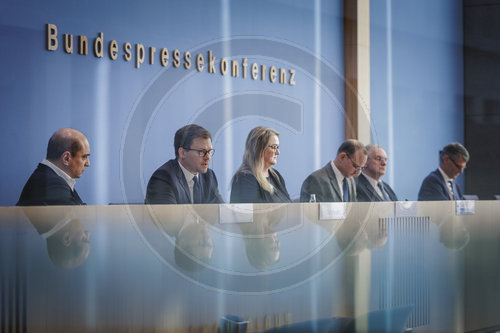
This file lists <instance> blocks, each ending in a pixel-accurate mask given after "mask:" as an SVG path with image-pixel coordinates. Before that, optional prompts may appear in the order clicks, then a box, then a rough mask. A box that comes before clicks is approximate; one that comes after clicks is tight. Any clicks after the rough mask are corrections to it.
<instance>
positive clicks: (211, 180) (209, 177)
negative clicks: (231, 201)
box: [144, 159, 224, 204]
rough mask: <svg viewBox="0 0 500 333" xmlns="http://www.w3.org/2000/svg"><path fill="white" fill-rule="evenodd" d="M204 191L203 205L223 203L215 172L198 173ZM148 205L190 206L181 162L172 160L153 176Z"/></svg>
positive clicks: (147, 193) (150, 180)
mask: <svg viewBox="0 0 500 333" xmlns="http://www.w3.org/2000/svg"><path fill="white" fill-rule="evenodd" d="M198 177H199V180H200V187H201V190H202V195H201V199H202V203H223V202H224V201H223V200H222V197H221V196H220V194H219V189H218V184H217V178H216V177H215V173H214V172H213V170H211V169H208V171H207V172H206V173H198ZM144 201H145V203H147V204H190V203H191V194H190V193H189V187H188V184H187V181H186V177H185V176H184V173H183V172H182V169H181V167H180V166H179V162H177V160H175V159H172V160H170V161H168V162H166V163H165V164H163V165H162V166H161V167H159V168H158V169H157V170H156V171H155V172H154V173H153V175H152V176H151V178H150V179H149V183H148V188H147V192H146V199H145V200H144Z"/></svg>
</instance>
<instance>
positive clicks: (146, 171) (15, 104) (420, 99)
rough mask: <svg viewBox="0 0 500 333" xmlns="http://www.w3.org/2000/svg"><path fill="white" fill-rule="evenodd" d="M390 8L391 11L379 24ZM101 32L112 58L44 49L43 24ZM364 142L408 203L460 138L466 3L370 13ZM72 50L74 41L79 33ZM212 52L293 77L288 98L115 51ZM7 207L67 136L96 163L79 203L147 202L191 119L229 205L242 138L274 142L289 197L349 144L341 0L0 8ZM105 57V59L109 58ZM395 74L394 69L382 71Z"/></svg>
mask: <svg viewBox="0 0 500 333" xmlns="http://www.w3.org/2000/svg"><path fill="white" fill-rule="evenodd" d="M388 12H389V14H390V15H388ZM47 23H52V24H55V25H57V27H58V30H59V37H61V36H62V34H63V33H70V34H74V35H75V36H76V35H86V36H87V37H88V38H89V40H90V41H91V42H92V40H93V39H94V38H95V37H97V34H98V33H99V32H103V33H104V40H105V44H107V43H108V42H109V41H110V40H111V39H113V40H116V41H117V42H118V43H119V45H120V53H119V59H117V60H114V61H112V60H110V58H109V57H108V56H107V55H105V56H104V58H102V59H100V58H96V57H94V56H93V55H92V53H91V52H92V51H90V54H89V55H87V56H82V55H77V54H71V55H69V54H66V53H64V52H63V50H62V45H61V44H62V39H61V38H59V49H58V50H56V51H47V50H46V46H45V34H46V32H45V25H46V24H47ZM371 31H372V35H371V54H372V64H371V68H372V72H371V86H372V90H371V121H372V132H373V133H372V138H373V139H372V141H373V142H376V143H380V144H382V145H383V146H384V147H386V148H387V151H388V153H389V155H390V156H389V157H390V159H391V160H392V163H391V164H390V169H389V173H388V174H387V175H386V177H385V178H386V180H388V181H389V182H390V183H391V184H392V185H394V188H395V190H396V192H397V193H398V195H399V197H400V198H402V199H405V198H407V199H410V200H412V199H416V196H417V191H418V188H419V186H420V181H421V179H423V177H424V176H425V175H426V174H427V173H428V172H429V171H430V170H432V169H434V168H435V167H436V166H437V151H438V150H439V149H440V148H441V147H442V146H444V145H445V144H446V143H448V142H450V141H463V106H462V96H463V92H462V90H463V89H462V86H463V78H462V73H463V70H462V13H461V3H460V2H455V1H452V0H447V1H438V2H435V1H430V0H424V1H394V2H390V1H385V2H384V1H372V2H371ZM75 38H76V37H75ZM125 42H130V43H131V44H132V45H135V44H136V43H141V44H144V46H145V47H149V46H154V47H156V48H157V50H159V49H160V48H163V47H167V48H168V49H169V51H170V53H171V52H172V50H174V49H179V50H181V52H184V51H191V52H192V54H193V57H192V60H193V62H194V57H195V55H196V54H197V53H199V52H201V53H203V54H206V52H207V51H208V50H212V51H213V52H214V55H215V56H216V57H217V62H216V64H217V65H218V60H219V59H220V58H221V57H226V58H227V59H228V60H229V59H235V60H239V61H241V59H242V58H244V57H247V58H248V60H249V63H250V64H251V63H252V62H257V63H259V64H265V65H266V66H267V67H269V66H272V65H275V66H277V67H285V68H293V69H295V70H296V73H297V74H296V78H295V79H296V82H297V84H296V85H295V86H290V85H280V84H271V83H270V82H269V81H268V80H265V81H260V80H256V81H253V80H251V79H249V78H246V79H242V78H241V77H240V78H231V77H228V76H221V75H220V74H218V72H217V74H208V73H207V72H206V69H205V71H204V72H201V73H198V72H197V71H196V70H195V69H194V64H193V66H192V68H191V69H190V70H185V69H182V68H173V67H172V66H171V64H169V66H167V67H166V68H162V67H161V66H160V65H159V58H158V57H157V58H156V59H155V64H153V65H149V64H147V63H144V64H142V66H141V67H140V68H138V69H137V68H134V64H133V61H131V62H126V61H124V60H123V59H122V58H121V57H122V55H123V52H121V46H122V44H123V43H125ZM0 45H2V47H1V48H0V73H2V75H1V76H0V139H1V142H2V156H3V158H2V162H3V163H1V164H0V172H1V174H2V177H1V178H0V205H13V204H15V203H16V201H17V199H18V196H19V194H20V192H21V189H22V186H23V185H24V183H25V181H26V179H27V178H28V177H29V175H30V174H31V172H32V171H33V170H34V168H35V167H36V164H37V163H38V162H39V161H41V160H42V159H43V158H44V155H45V149H46V145H47V141H48V138H49V137H50V135H51V134H52V133H53V132H54V131H55V130H57V129H58V128H61V127H74V128H77V129H79V130H81V131H82V132H84V133H85V134H86V135H87V136H88V138H89V141H90V144H91V152H92V155H91V167H90V168H88V169H87V171H86V172H85V173H84V175H83V176H82V178H81V179H80V180H78V182H77V185H76V186H77V189H78V191H79V193H80V195H81V196H82V197H83V198H84V200H85V201H86V202H87V203H88V204H99V205H100V204H107V203H110V202H113V203H124V202H142V200H143V198H144V192H145V187H146V184H147V181H148V179H149V177H150V175H151V174H152V172H153V171H154V170H155V169H156V168H157V167H158V166H160V165H161V164H162V163H163V162H164V161H166V160H168V159H170V158H173V156H174V152H173V135H174V133H175V130H176V129H178V128H179V127H181V126H183V125H185V124H187V123H191V122H197V123H200V124H201V125H203V126H205V127H207V128H208V129H209V130H210V131H211V132H212V135H213V137H214V147H215V149H216V154H215V155H214V157H213V159H212V166H211V167H212V168H213V169H214V170H215V172H216V174H217V176H218V178H219V187H220V191H221V193H222V194H223V196H224V198H225V199H226V200H227V199H228V198H229V189H230V179H231V177H232V174H233V173H234V171H235V170H236V169H237V168H238V166H239V164H240V162H241V157H242V154H243V146H244V140H245V138H246V135H247V133H248V131H249V130H250V129H251V128H253V127H254V126H257V125H265V126H270V127H273V128H275V129H277V130H278V131H279V132H280V133H281V138H280V141H281V142H280V146H281V149H280V150H281V155H280V157H279V159H278V165H277V169H278V170H279V171H280V172H281V173H282V175H283V176H284V178H285V180H286V182H287V187H288V190H289V192H290V194H291V195H292V197H297V196H298V195H299V191H300V185H301V183H302V180H303V179H304V178H305V177H306V176H307V175H308V174H309V173H310V172H311V171H313V170H314V169H317V168H319V167H321V166H322V165H324V164H325V163H327V162H328V161H329V160H330V159H331V158H332V157H333V156H334V155H335V151H336V149H337V147H338V145H339V143H340V142H341V141H342V140H343V138H344V111H343V105H344V87H343V85H344V81H343V7H342V1H340V0H338V1H284V0H274V1H252V2H244V1H218V2H217V1H210V2H207V1H202V0H197V1H176V2H171V1H142V2H137V1H107V2H102V1H95V0H91V1H85V2H78V3H76V2H72V3H68V2H67V1H54V0H51V1H45V2H38V1H34V0H28V1H23V2H18V1H2V2H1V3H0ZM105 50H107V48H106V49H105ZM388 65H390V66H388Z"/></svg>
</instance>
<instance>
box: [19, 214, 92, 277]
mask: <svg viewBox="0 0 500 333" xmlns="http://www.w3.org/2000/svg"><path fill="white" fill-rule="evenodd" d="M24 213H25V215H26V216H27V217H28V220H29V221H30V222H31V224H32V225H33V226H34V227H35V229H36V230H37V231H38V233H39V234H40V236H42V237H43V238H44V239H45V240H46V242H47V252H48V255H49V258H50V259H51V261H52V262H53V263H54V264H55V265H56V266H58V267H60V268H65V269H72V268H75V267H78V266H80V265H82V264H83V263H84V262H85V261H86V260H87V258H88V256H89V252H90V242H89V235H90V233H89V232H88V231H87V230H85V228H84V226H83V223H82V222H81V221H80V219H78V218H75V217H74V216H73V213H72V211H71V210H69V209H68V208H63V207H57V208H56V207H53V208H50V209H48V208H44V207H29V208H28V207H26V208H24Z"/></svg>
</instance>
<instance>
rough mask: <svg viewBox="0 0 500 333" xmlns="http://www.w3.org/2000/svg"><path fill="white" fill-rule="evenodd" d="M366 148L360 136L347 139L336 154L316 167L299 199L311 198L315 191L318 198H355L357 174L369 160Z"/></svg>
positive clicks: (305, 181) (339, 200) (333, 200)
mask: <svg viewBox="0 0 500 333" xmlns="http://www.w3.org/2000/svg"><path fill="white" fill-rule="evenodd" d="M366 155H367V152H366V148H365V146H364V145H363V144H362V143H361V142H359V141H357V140H347V141H345V142H344V143H342V144H341V145H340V147H339V149H338V150H337V156H336V157H335V159H334V160H333V161H331V162H328V164H327V165H325V166H324V167H323V168H321V169H319V170H316V171H314V172H313V173H312V174H310V175H309V176H308V177H307V178H306V179H305V180H304V182H303V183H302V189H301V191H300V201H302V202H308V201H309V200H310V198H311V195H312V194H314V195H315V197H316V201H317V202H347V201H356V184H355V182H354V179H353V178H355V177H358V176H359V174H360V173H361V170H362V169H363V167H364V165H365V163H366Z"/></svg>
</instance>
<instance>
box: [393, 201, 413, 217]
mask: <svg viewBox="0 0 500 333" xmlns="http://www.w3.org/2000/svg"><path fill="white" fill-rule="evenodd" d="M394 216H395V217H414V216H417V202H416V201H396V204H395V205H394Z"/></svg>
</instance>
